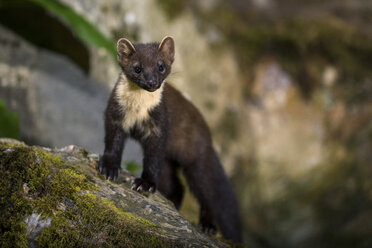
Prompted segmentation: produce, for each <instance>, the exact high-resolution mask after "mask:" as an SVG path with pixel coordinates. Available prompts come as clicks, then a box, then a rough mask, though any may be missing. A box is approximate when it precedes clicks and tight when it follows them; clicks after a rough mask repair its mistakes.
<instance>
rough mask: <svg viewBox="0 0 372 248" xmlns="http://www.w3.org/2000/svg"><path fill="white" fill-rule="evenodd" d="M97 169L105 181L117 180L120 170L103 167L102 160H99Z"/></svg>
mask: <svg viewBox="0 0 372 248" xmlns="http://www.w3.org/2000/svg"><path fill="white" fill-rule="evenodd" d="M97 169H98V171H99V172H100V173H101V174H102V175H103V176H104V178H105V179H108V180H116V179H117V178H118V175H119V169H120V168H113V167H108V166H106V165H104V163H103V159H100V160H99V163H98V168H97Z"/></svg>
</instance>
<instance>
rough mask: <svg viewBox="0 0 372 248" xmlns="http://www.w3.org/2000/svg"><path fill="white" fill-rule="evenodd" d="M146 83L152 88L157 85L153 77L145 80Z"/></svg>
mask: <svg viewBox="0 0 372 248" xmlns="http://www.w3.org/2000/svg"><path fill="white" fill-rule="evenodd" d="M147 85H148V86H150V87H153V88H154V87H155V86H156V85H157V83H156V81H155V80H154V79H150V80H148V81H147Z"/></svg>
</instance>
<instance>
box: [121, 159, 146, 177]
mask: <svg viewBox="0 0 372 248" xmlns="http://www.w3.org/2000/svg"><path fill="white" fill-rule="evenodd" d="M124 168H125V169H126V170H127V171H129V172H130V173H132V174H137V173H138V172H139V170H140V169H141V168H142V165H139V164H137V163H136V162H133V161H128V162H124Z"/></svg>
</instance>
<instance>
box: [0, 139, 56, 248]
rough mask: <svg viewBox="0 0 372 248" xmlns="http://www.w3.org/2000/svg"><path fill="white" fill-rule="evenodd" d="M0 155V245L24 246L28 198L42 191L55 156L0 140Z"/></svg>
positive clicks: (29, 203) (29, 202)
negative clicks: (0, 233) (0, 141)
mask: <svg viewBox="0 0 372 248" xmlns="http://www.w3.org/2000/svg"><path fill="white" fill-rule="evenodd" d="M0 158H1V159H0V199H1V200H0V212H1V213H2V214H1V216H0V230H2V235H1V238H0V246H1V247H10V246H12V245H15V246H16V247H26V246H27V242H26V237H25V232H26V226H25V224H24V223H23V218H24V217H25V216H27V215H30V214H31V213H32V210H33V206H32V200H31V198H32V197H35V196H36V195H37V194H42V193H43V191H44V190H43V185H44V183H45V182H46V178H47V175H48V171H49V168H50V167H51V166H52V165H53V164H54V163H55V161H57V160H58V159H57V158H56V157H54V156H52V155H50V154H47V153H46V152H44V151H42V150H40V149H36V148H30V147H26V146H24V145H7V144H4V143H0ZM26 196H27V198H29V199H26Z"/></svg>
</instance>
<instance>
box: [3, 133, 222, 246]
mask: <svg viewBox="0 0 372 248" xmlns="http://www.w3.org/2000/svg"><path fill="white" fill-rule="evenodd" d="M97 158H98V156H95V155H92V154H89V152H87V151H86V150H84V149H81V148H77V147H75V146H69V147H66V148H62V149H59V150H58V149H49V148H41V147H29V146H27V145H25V144H23V143H19V142H12V141H11V140H9V139H6V140H5V139H3V140H2V139H0V179H1V180H0V196H1V197H0V199H1V200H0V210H1V216H0V230H1V235H0V246H1V247H92V246H94V247H175V246H176V247H186V246H187V247H189V246H196V247H222V246H223V245H222V244H220V243H219V242H217V241H214V240H212V239H211V238H209V237H208V236H205V235H204V234H202V233H200V232H199V231H198V230H197V229H196V228H195V227H193V226H192V225H191V224H190V223H188V222H187V221H186V220H185V219H184V218H183V217H182V216H181V215H179V214H178V212H177V211H176V210H175V208H174V207H173V206H172V205H171V203H170V202H168V201H167V200H166V199H165V198H163V197H162V196H160V195H159V194H155V195H151V196H149V195H142V194H140V193H138V192H136V191H133V190H131V189H130V185H129V184H128V182H129V181H130V180H131V179H132V178H131V176H130V175H129V174H128V173H126V172H122V173H121V176H120V177H119V180H118V182H117V183H113V182H110V181H106V180H103V179H102V178H101V177H98V175H97V172H96V170H95V166H96V163H97Z"/></svg>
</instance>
